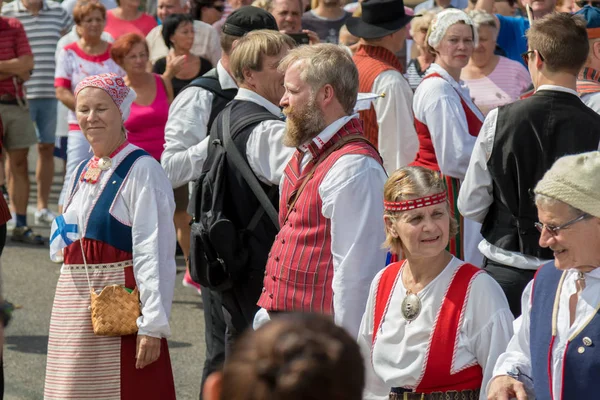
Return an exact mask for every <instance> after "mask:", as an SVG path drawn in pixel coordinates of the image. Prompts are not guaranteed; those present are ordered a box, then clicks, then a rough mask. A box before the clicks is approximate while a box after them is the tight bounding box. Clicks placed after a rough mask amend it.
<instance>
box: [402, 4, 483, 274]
mask: <svg viewBox="0 0 600 400" xmlns="http://www.w3.org/2000/svg"><path fill="white" fill-rule="evenodd" d="M477 40H478V39H477V29H475V27H474V24H473V21H472V20H471V18H470V17H469V16H468V15H467V14H466V13H464V12H463V11H461V10H457V9H446V10H444V11H442V12H440V13H439V14H438V15H436V16H435V17H434V20H433V22H432V23H431V25H430V27H429V32H428V33H427V38H426V41H427V45H428V47H429V49H430V51H431V52H432V53H434V54H435V63H433V64H431V66H430V67H429V69H428V70H427V73H426V74H425V77H424V78H423V81H422V82H421V84H420V85H419V86H418V87H417V90H416V92H415V96H414V101H413V112H414V114H415V129H416V131H417V135H418V136H419V152H418V153H417V158H416V159H415V161H414V162H413V164H412V165H418V166H421V167H425V168H429V169H432V170H434V171H439V172H441V173H442V175H443V176H444V177H445V179H446V184H447V186H448V197H449V199H450V206H451V208H452V211H453V213H454V216H455V218H456V219H457V220H458V221H459V224H458V226H459V230H458V233H457V235H456V237H454V238H452V239H451V240H450V252H451V253H452V254H453V255H455V256H456V257H458V258H461V259H463V258H464V259H465V260H466V261H468V262H471V263H473V264H475V265H480V264H481V263H482V261H483V257H482V256H481V254H480V253H479V251H478V250H477V245H478V243H479V242H480V241H481V234H480V233H479V231H480V230H481V225H480V224H478V223H476V222H473V221H469V220H464V221H463V219H462V218H461V217H460V214H459V212H458V208H457V207H456V199H457V198H458V191H459V187H460V181H461V180H462V179H464V177H465V174H466V172H467V167H468V166H469V159H470V158H471V152H472V151H473V146H474V145H475V139H476V137H477V135H478V134H479V130H480V129H481V126H482V124H483V118H484V117H483V114H482V113H481V112H480V111H479V109H478V108H477V107H476V106H475V104H474V103H473V101H472V100H471V96H470V95H469V89H468V88H467V86H466V85H465V84H464V83H463V82H462V81H461V80H460V73H461V70H462V69H463V68H464V67H465V66H466V65H467V64H468V62H469V58H470V57H471V54H472V53H473V49H474V48H475V46H476V45H477Z"/></svg>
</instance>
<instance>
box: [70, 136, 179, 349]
mask: <svg viewBox="0 0 600 400" xmlns="http://www.w3.org/2000/svg"><path fill="white" fill-rule="evenodd" d="M135 149H139V147H137V146H134V145H132V144H128V145H127V146H126V147H125V148H124V149H123V150H121V151H120V152H119V153H117V154H116V155H115V156H114V157H113V158H112V160H113V165H115V166H116V165H118V164H119V163H120V162H121V161H122V160H123V159H124V158H125V157H126V156H127V155H128V154H129V153H131V152H132V151H134V150H135ZM111 171H112V170H111ZM111 171H106V172H104V173H103V174H102V175H101V176H100V179H99V181H98V182H97V183H95V184H91V183H87V182H79V183H78V187H77V190H76V191H75V194H74V195H71V196H72V198H70V199H69V200H68V201H67V203H65V212H66V211H68V210H74V211H76V212H77V220H78V225H79V226H81V227H82V228H84V227H85V221H87V218H88V217H89V215H90V212H91V211H92V208H93V206H94V204H95V202H96V200H97V199H98V196H99V195H100V192H101V190H102V188H103V187H104V186H105V185H106V184H107V183H108V179H109V178H110V176H111V174H110V173H109V172H111ZM75 175H76V174H73V177H72V178H71V182H70V184H69V189H70V188H72V187H73V184H74V182H75V179H79V176H75ZM106 212H109V213H110V214H111V215H112V216H113V217H114V218H116V219H117V220H119V221H120V222H121V223H123V224H125V225H127V226H130V227H131V236H132V241H133V275H134V277H135V281H136V284H137V287H138V289H139V292H140V301H141V304H142V316H141V317H139V318H138V320H137V325H138V328H139V331H138V334H139V335H148V336H153V337H157V338H166V337H169V336H170V335H171V328H170V325H169V316H170V314H171V305H172V302H173V293H174V290H175V273H176V272H177V271H176V265H175V239H176V238H175V226H174V225H173V214H174V213H175V200H174V199H173V189H172V188H171V185H170V183H169V180H168V179H167V177H166V176H165V173H164V172H163V170H162V168H161V167H160V165H159V164H158V163H157V162H156V160H155V159H153V158H152V157H141V158H140V159H138V160H137V161H136V162H135V163H134V164H133V167H132V168H131V171H130V172H129V174H128V175H127V179H125V181H124V182H123V186H122V187H121V190H120V191H119V193H118V194H117V196H116V199H115V201H114V202H113V204H112V206H111V208H110V210H106ZM88 262H91V260H88Z"/></svg>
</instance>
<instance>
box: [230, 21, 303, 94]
mask: <svg viewBox="0 0 600 400" xmlns="http://www.w3.org/2000/svg"><path fill="white" fill-rule="evenodd" d="M295 45H296V43H295V42H294V40H293V39H292V38H291V37H289V36H288V35H285V34H283V33H279V32H277V31H273V30H267V29H261V30H257V31H252V32H248V33H247V34H246V35H245V36H244V37H242V38H240V39H239V40H238V41H237V43H236V45H235V46H234V48H233V51H232V52H231V56H230V57H231V58H230V59H229V66H230V70H231V74H232V75H233V78H234V79H235V80H236V81H237V83H238V85H241V84H242V83H244V71H245V70H248V69H250V70H253V71H261V70H262V68H263V65H262V62H263V58H264V57H273V56H276V55H278V54H279V53H281V51H282V50H284V49H286V48H287V49H291V48H293V47H294V46H295Z"/></svg>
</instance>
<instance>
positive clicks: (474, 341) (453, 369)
mask: <svg viewBox="0 0 600 400" xmlns="http://www.w3.org/2000/svg"><path fill="white" fill-rule="evenodd" d="M384 200H385V203H384V207H385V211H384V220H385V224H386V241H385V244H384V245H385V246H387V247H389V248H390V250H391V252H392V253H393V254H396V255H398V256H399V258H404V260H403V261H400V262H396V263H392V264H390V265H388V266H387V267H386V268H385V269H384V270H383V271H381V272H380V273H379V274H378V275H377V276H376V277H375V279H374V280H373V283H372V284H371V291H370V293H369V300H368V302H367V308H366V311H365V314H364V316H363V320H362V323H361V327H360V332H359V336H358V343H359V345H360V347H361V349H362V351H363V356H364V358H365V360H367V362H366V370H367V380H366V389H365V394H364V397H363V398H364V399H365V400H384V399H388V398H389V399H404V398H406V397H405V396H404V394H405V393H412V394H411V395H410V396H409V397H408V398H411V399H413V398H419V399H422V398H430V397H425V396H423V397H421V395H424V394H425V395H426V394H430V393H437V394H439V395H440V397H439V398H444V399H469V400H471V399H472V400H477V399H486V394H485V393H486V392H485V387H486V385H487V382H488V381H489V379H490V378H491V376H492V372H493V369H494V363H495V361H496V359H497V358H498V356H499V355H500V354H502V352H504V350H505V349H506V346H507V344H508V341H509V340H510V338H511V335H512V331H513V328H512V321H513V316H512V313H511V312H510V309H509V307H508V303H507V301H506V298H505V297H504V293H503V292H502V289H500V286H499V285H498V283H496V281H495V280H494V279H492V278H491V277H489V276H488V275H487V274H486V273H485V272H483V271H482V270H480V269H479V268H477V267H475V266H473V265H471V264H467V263H465V262H464V261H462V260H459V259H458V258H456V257H454V256H453V255H452V254H450V253H449V252H448V251H447V250H446V246H447V245H448V241H449V239H450V237H451V236H452V235H453V234H455V233H456V229H457V222H456V220H455V219H454V218H452V215H451V212H450V206H449V202H448V197H447V194H446V186H445V181H444V179H443V178H442V177H441V176H440V174H439V173H437V172H435V171H432V170H430V169H426V168H423V167H405V168H401V169H399V170H397V171H396V172H394V173H393V174H392V176H390V178H389V179H388V181H387V182H386V184H385V187H384ZM440 392H441V393H440ZM435 398H438V397H435Z"/></svg>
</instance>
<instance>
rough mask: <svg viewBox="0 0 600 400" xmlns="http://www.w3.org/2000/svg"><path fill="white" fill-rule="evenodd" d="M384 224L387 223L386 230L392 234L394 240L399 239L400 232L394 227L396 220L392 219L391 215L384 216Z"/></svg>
mask: <svg viewBox="0 0 600 400" xmlns="http://www.w3.org/2000/svg"><path fill="white" fill-rule="evenodd" d="M383 222H384V223H385V229H386V230H387V231H388V232H389V233H390V235H391V236H392V237H393V238H394V239H397V238H398V231H397V230H396V227H395V226H394V222H395V221H394V219H393V218H392V217H390V216H389V215H384V216H383Z"/></svg>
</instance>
